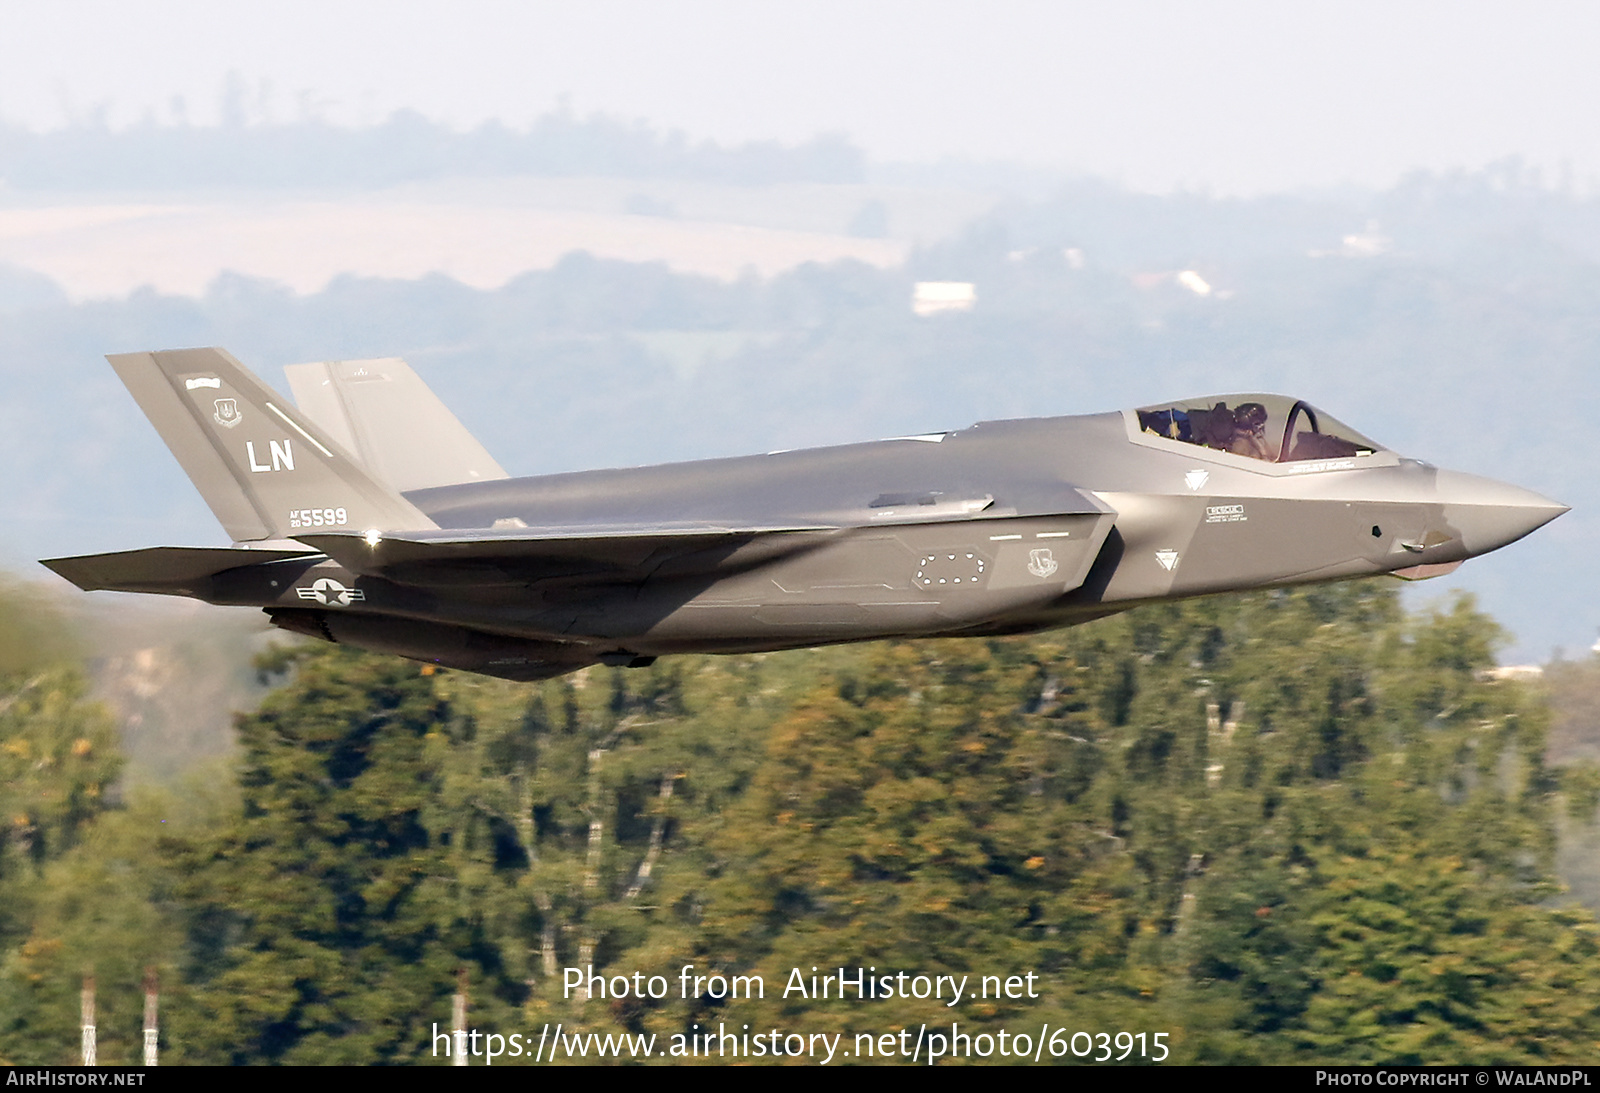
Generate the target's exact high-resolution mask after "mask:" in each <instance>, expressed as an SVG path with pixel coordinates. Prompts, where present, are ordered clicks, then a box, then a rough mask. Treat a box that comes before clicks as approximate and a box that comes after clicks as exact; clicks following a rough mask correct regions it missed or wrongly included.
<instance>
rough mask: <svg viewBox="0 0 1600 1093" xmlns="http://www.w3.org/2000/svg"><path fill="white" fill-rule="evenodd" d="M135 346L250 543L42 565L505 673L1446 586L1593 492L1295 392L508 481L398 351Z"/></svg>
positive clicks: (129, 373) (113, 585) (544, 673)
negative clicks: (256, 358)
mask: <svg viewBox="0 0 1600 1093" xmlns="http://www.w3.org/2000/svg"><path fill="white" fill-rule="evenodd" d="M109 359H110V361H111V364H112V366H113V367H114V368H115V369H116V371H117V374H118V375H119V376H121V378H122V380H123V382H124V383H125V384H127V386H128V389H129V391H131V392H132V394H133V396H134V398H135V399H136V400H137V401H138V403H139V405H140V407H141V408H143V410H144V412H145V413H146V415H148V416H149V418H150V420H151V422H152V423H153V424H154V425H155V427H156V428H157V430H159V431H160V433H161V435H162V437H163V439H165V440H166V442H167V445H168V447H169V448H171V449H172V453H173V455H174V456H176V457H177V460H178V462H179V463H180V464H182V466H183V469H184V470H185V471H186V472H188V474H189V477H190V478H191V479H192V480H193V482H194V484H195V486H196V487H197V488H198V489H199V490H200V493H201V494H202V495H203V496H204V498H205V500H206V503H207V504H209V505H210V506H211V510H212V511H213V512H214V513H215V514H216V516H217V519H218V520H220V521H221V522H222V526H223V527H224V528H225V529H226V531H227V533H228V535H229V537H230V538H231V539H232V540H233V545H232V546H231V547H221V548H207V547H155V548H151V549H147V550H134V551H128V552H122V553H115V554H98V555H90V556H85V557H76V558H56V559H52V560H49V561H46V562H45V563H44V564H45V565H47V566H49V567H50V568H51V569H53V570H55V571H56V572H57V573H59V574H60V575H61V576H63V577H65V578H67V579H68V580H69V581H71V582H73V583H74V584H76V585H77V586H78V587H79V588H83V589H115V590H120V591H128V592H152V593H158V594H162V595H174V596H191V597H194V598H196V599H200V600H204V601H206V602H208V603H213V604H230V605H241V606H251V607H260V608H262V609H264V610H265V611H266V613H267V614H268V616H269V617H270V618H271V620H272V622H274V623H275V624H277V625H278V626H280V627H283V628H284V629H286V630H292V631H295V632H297V633H301V634H308V635H311V636H313V637H316V638H321V639H324V640H326V641H331V642H340V643H344V644H349V645H353V646H358V647H360V648H363V649H372V650H378V651H382V652H387V653H394V654H398V655H400V656H404V657H410V658H413V659H415V660H420V661H426V662H431V663H436V664H441V665H446V666H449V667H453V668H462V669H466V670H468V671H473V672H483V673H486V674H489V675H496V676H503V677H505V678H508V679H518V680H531V679H540V678H545V677H549V676H553V675H559V674H560V673H563V672H569V671H572V670H574V669H577V668H581V667H583V666H585V665H589V664H596V663H603V664H617V665H635V666H636V665H643V664H648V663H650V662H651V661H653V660H654V659H655V658H656V657H657V656H660V655H662V654H667V653H685V652H699V653H734V652H749V651H758V650H771V649H788V648H794V647H798V646H806V645H820V644H828V643H835V642H849V641H868V640H871V639H875V638H886V637H943V636H954V635H993V634H1018V633H1025V632H1029V631H1035V630H1043V629H1047V628H1050V627H1057V626H1070V625H1073V624H1075V623H1081V622H1085V621H1087V620H1090V619H1094V618H1098V617H1100V616H1103V615H1108V614H1112V613H1114V612H1117V611H1122V610H1125V609H1127V608H1129V607H1133V606H1134V605H1136V604H1142V603H1150V602H1152V601H1158V600H1168V599H1175V598H1179V597H1186V596H1199V595H1205V594H1209V593H1214V592H1229V591H1235V590H1240V589H1250V588H1263V587H1268V586H1277V585H1291V584H1303V583H1307V582H1312V581H1329V580H1339V579H1344V578H1350V577H1363V576H1369V575H1373V574H1383V573H1389V574H1394V575H1396V576H1400V577H1408V578H1423V577H1430V576H1436V575H1438V574H1440V573H1445V572H1448V571H1450V570H1452V569H1454V568H1455V567H1456V566H1457V565H1459V564H1460V563H1461V562H1462V561H1464V560H1465V559H1467V558H1472V557H1475V556H1477V555H1479V554H1484V553H1487V552H1488V551H1491V550H1496V549H1498V548H1499V547H1502V546H1505V545H1506V544H1507V543H1511V542H1514V541H1515V540H1517V539H1520V538H1522V537H1523V536H1524V535H1527V534H1528V533H1529V532H1531V531H1533V530H1534V529H1535V528H1537V527H1539V526H1541V525H1542V524H1544V523H1546V522H1548V521H1550V520H1552V519H1554V518H1555V517H1556V516H1559V515H1560V514H1561V513H1562V512H1565V511H1566V506H1564V505H1560V504H1557V503H1555V502H1553V501H1549V500H1547V499H1545V498H1543V497H1540V496H1538V495H1537V494H1533V493H1529V492H1528V491H1526V490H1521V489H1518V488H1516V487H1514V486H1509V485H1505V484H1503V483H1500V482H1495V481H1491V480H1489V479H1485V478H1476V477H1473V476H1470V475H1466V474H1458V473H1455V472H1452V471H1446V470H1440V469H1438V468H1436V467H1433V466H1431V465H1429V464H1427V463H1423V462H1419V461H1417V460H1414V459H1406V458H1402V457H1401V456H1399V455H1397V454H1395V453H1394V452H1392V451H1389V450H1388V449H1385V448H1383V447H1382V446H1380V445H1379V444H1377V443H1375V442H1373V441H1371V440H1368V439H1367V438H1366V437H1364V436H1362V435H1361V434H1359V433H1357V432H1355V431H1354V430H1352V429H1350V428H1348V427H1347V426H1345V425H1343V424H1342V423H1340V422H1338V421H1335V420H1334V419H1333V418H1331V417H1330V416H1328V415H1327V414H1325V413H1322V412H1321V411H1319V410H1316V409H1314V408H1313V407H1311V406H1309V405H1307V404H1306V403H1304V402H1300V401H1296V400H1294V399H1292V398H1284V397H1281V396H1276V395H1232V396H1221V397H1213V398H1206V399H1196V400H1187V401H1182V402H1171V403H1163V404H1161V405H1159V406H1150V407H1145V408H1142V409H1138V410H1123V411H1117V412H1112V413H1102V414H1091V415H1087V416H1084V417H1059V418H1041V419H1030V420H1019V421H986V422H982V423H980V424H978V425H974V426H972V427H971V428H967V429H961V430H958V431H955V432H946V433H926V434H922V435H919V436H903V437H895V438H892V439H889V440H878V441H874V442H871V443H867V444H851V445H846V446H843V447H836V448H819V449H814V450H807V451H788V452H772V453H769V454H767V455H755V456H746V457H743V458H738V459H712V460H705V461H701V462H694V463H676V464H667V465H664V466H658V467H636V468H628V469H618V470H600V471H588V472H583V473H577V474H555V475H545V476H541V477H536V478H508V477H507V476H506V474H505V472H504V471H502V470H501V469H500V467H499V466H498V465H497V464H496V463H495V462H494V460H493V459H492V458H490V457H489V455H488V453H487V452H485V451H484V450H483V448H482V447H481V446H479V445H478V443H477V442H476V441H475V440H473V439H472V438H471V437H470V436H469V435H468V434H467V433H466V431H465V430H464V429H463V428H462V427H461V425H460V423H459V422H457V421H456V419H455V418H454V416H452V415H451V414H450V412H449V411H448V410H446V409H445V408H444V406H443V405H442V404H441V403H440V402H439V401H438V400H437V399H436V398H434V396H433V395H432V393H431V392H430V391H428V390H427V388H426V387H425V386H424V385H423V384H422V382H421V381H420V380H419V379H417V377H416V376H415V374H414V373H412V372H411V370H410V369H409V368H407V367H406V366H405V364H404V363H403V362H401V361H397V360H383V361H344V362H333V363H328V364H314V365H299V366H294V367H293V368H291V369H290V370H289V374H290V377H291V385H292V386H293V387H294V388H295V391H296V394H297V396H298V403H299V406H298V408H297V407H295V406H292V405H290V404H289V403H288V402H287V401H286V400H285V399H284V398H283V397H282V396H280V395H279V394H277V393H276V392H274V391H273V390H271V389H270V388H268V387H266V386H265V385H264V384H262V383H261V382H260V381H259V380H258V379H256V377H255V376H253V375H251V374H250V373H249V372H248V371H247V370H246V369H245V368H244V367H243V366H242V365H241V364H239V362H238V361H236V360H235V359H234V358H233V357H231V356H229V355H228V354H227V353H225V352H223V351H221V350H219V349H185V350H176V351H170V352H157V353H132V354H127V355H122V356H114V357H111V358H109Z"/></svg>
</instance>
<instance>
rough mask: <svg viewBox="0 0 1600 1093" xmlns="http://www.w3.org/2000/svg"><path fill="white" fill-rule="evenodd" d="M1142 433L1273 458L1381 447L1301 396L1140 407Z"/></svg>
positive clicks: (1359, 452)
mask: <svg viewBox="0 0 1600 1093" xmlns="http://www.w3.org/2000/svg"><path fill="white" fill-rule="evenodd" d="M1137 413H1138V415H1139V428H1140V430H1142V431H1143V432H1146V433H1151V434H1154V435H1155V436H1159V437H1165V438H1166V439H1168V440H1178V441H1182V442H1183V443H1185V444H1195V445H1198V446H1200V447H1202V448H1212V449H1215V450H1216V451H1220V452H1232V453H1233V454H1234V455H1243V456H1249V457H1250V458H1252V459H1260V460H1263V461H1265V462H1268V463H1297V462H1302V461H1304V460H1308V459H1345V458H1349V457H1350V456H1363V455H1371V454H1372V453H1373V452H1376V451H1378V450H1379V446H1378V445H1377V444H1374V443H1373V442H1372V441H1370V440H1368V439H1367V438H1366V437H1364V436H1362V435H1361V434H1360V433H1358V432H1356V431H1355V430H1354V429H1352V428H1350V427H1349V426H1348V425H1345V424H1344V423H1343V422H1340V421H1335V420H1334V419H1333V418H1331V417H1329V416H1328V415H1327V414H1325V413H1323V412H1322V411H1320V410H1318V409H1316V408H1315V407H1313V406H1312V405H1311V404H1310V403H1308V402H1305V401H1303V400H1299V399H1292V398H1287V397H1285V396H1283V395H1217V396H1212V397H1210V398H1203V399H1191V400H1188V401H1185V402H1172V403H1165V404H1163V405H1160V406H1147V407H1144V408H1142V409H1140V410H1138V411H1137Z"/></svg>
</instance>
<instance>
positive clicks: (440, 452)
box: [284, 357, 506, 492]
mask: <svg viewBox="0 0 1600 1093" xmlns="http://www.w3.org/2000/svg"><path fill="white" fill-rule="evenodd" d="M284 372H285V373H286V374H287V375H288V377H289V389H290V390H291V391H293V392H294V398H295V402H296V403H298V404H299V406H300V409H301V410H302V411H304V412H305V415H306V416H307V417H309V418H310V419H311V420H312V421H314V422H316V423H317V425H319V426H321V427H322V429H323V431H324V432H326V433H327V434H328V435H329V436H331V437H333V438H334V439H335V440H337V441H338V442H339V443H341V444H343V445H344V446H345V447H346V448H347V449H349V450H350V451H352V452H354V453H355V455H356V457H357V458H359V459H360V460H361V462H362V463H364V464H366V466H367V467H368V468H369V469H370V470H371V471H372V473H373V474H375V475H377V476H378V477H379V478H380V479H382V480H383V481H384V482H387V483H388V484H389V485H391V486H393V487H394V488H395V489H396V490H399V491H401V492H405V491H408V490H420V489H427V488H429V487H431V486H453V485H455V484H456V483H458V482H487V481H490V480H492V479H496V478H505V477H506V472H505V471H504V470H502V469H501V468H500V464H498V463H496V462H495V461H494V458H493V457H492V456H490V454H489V453H488V452H487V451H485V450H484V447H483V445H482V444H479V443H478V441H477V440H476V439H475V438H474V437H473V435H472V434H471V433H469V432H467V430H466V427H465V426H464V425H462V424H461V422H460V421H459V420H457V419H456V416H455V415H454V414H452V413H451V412H450V410H449V408H448V407H446V406H445V404H444V403H443V402H441V401H439V397H438V396H437V395H435V394H434V393H433V391H432V390H430V389H429V387H428V385H427V384H426V383H423V382H422V378H421V377H420V376H418V375H417V374H416V373H415V372H414V371H412V370H411V366H410V365H408V364H406V362H405V361H403V360H400V359H399V358H398V357H386V358H382V359H379V360H367V361H322V362H319V363H316V364H291V365H289V366H288V367H286V368H285V369H284Z"/></svg>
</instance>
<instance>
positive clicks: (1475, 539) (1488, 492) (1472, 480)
mask: <svg viewBox="0 0 1600 1093" xmlns="http://www.w3.org/2000/svg"><path fill="white" fill-rule="evenodd" d="M1437 486H1438V490H1439V500H1441V501H1443V502H1444V516H1445V520H1446V521H1447V522H1448V523H1449V524H1450V525H1452V526H1453V527H1455V528H1456V529H1458V530H1459V531H1460V533H1461V541H1462V545H1463V546H1464V547H1465V548H1466V553H1467V556H1468V557H1476V556H1477V555H1480V554H1487V553H1489V552H1490V551H1491V550H1499V549H1500V548H1501V547H1503V546H1505V545H1506V544H1508V543H1514V542H1516V541H1517V540H1518V539H1520V538H1522V537H1523V536H1524V535H1527V534H1528V533H1529V532H1531V531H1534V530H1536V529H1538V528H1541V527H1543V526H1544V525H1546V524H1548V523H1549V522H1550V521H1551V520H1554V519H1555V518H1556V517H1557V516H1560V515H1561V514H1562V513H1563V512H1566V511H1567V509H1568V506H1567V505H1563V504H1561V502H1559V501H1552V500H1550V499H1549V498H1548V497H1544V496H1541V495H1540V494H1537V493H1534V492H1533V491H1532V490H1525V489H1523V488H1521V487H1520V486H1513V485H1510V484H1508V483H1505V482H1497V481H1495V480H1494V479H1492V478H1479V477H1478V476H1476V475H1471V474H1461V473H1460V472H1458V471H1443V470H1441V471H1440V472H1439V475H1438V479H1437Z"/></svg>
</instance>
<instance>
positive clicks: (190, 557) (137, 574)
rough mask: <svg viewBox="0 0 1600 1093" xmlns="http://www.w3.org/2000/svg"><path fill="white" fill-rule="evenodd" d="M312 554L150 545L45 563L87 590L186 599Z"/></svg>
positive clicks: (297, 551) (308, 551) (306, 552)
mask: <svg viewBox="0 0 1600 1093" xmlns="http://www.w3.org/2000/svg"><path fill="white" fill-rule="evenodd" d="M314 553H315V552H314V551H311V550H251V549H248V548H242V547H147V548H145V549H144V550H122V551H117V552H116V553H114V554H83V555H79V556H78V557H76V558H46V559H45V560H44V562H43V563H41V564H43V565H46V566H49V567H50V568H51V569H53V570H54V571H55V572H56V573H58V574H60V575H61V576H63V577H65V578H66V579H67V580H69V581H71V582H72V583H73V584H75V585H77V586H78V587H79V588H81V589H83V590H84V591H85V592H96V591H101V590H107V591H112V592H155V593H158V594H162V595H168V596H188V595H195V594H196V593H197V592H198V589H197V588H196V586H198V585H201V584H203V583H204V582H206V581H208V580H210V578H212V577H215V576H216V575H217V574H218V573H226V572H227V571H228V570H230V569H238V568H239V567H241V566H247V565H258V564H260V563H261V562H281V561H283V560H284V559H286V558H304V557H307V556H308V555H311V554H314Z"/></svg>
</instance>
